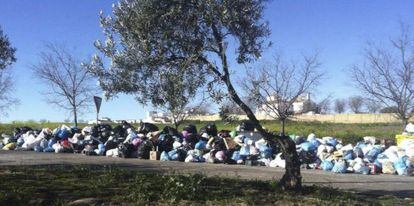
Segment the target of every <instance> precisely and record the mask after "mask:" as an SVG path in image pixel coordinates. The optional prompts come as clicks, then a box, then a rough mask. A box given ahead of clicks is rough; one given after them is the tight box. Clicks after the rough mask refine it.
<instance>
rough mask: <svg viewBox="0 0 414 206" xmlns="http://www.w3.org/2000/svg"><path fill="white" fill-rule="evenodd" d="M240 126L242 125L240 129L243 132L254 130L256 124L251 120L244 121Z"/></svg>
mask: <svg viewBox="0 0 414 206" xmlns="http://www.w3.org/2000/svg"><path fill="white" fill-rule="evenodd" d="M239 126H240V131H242V132H250V131H254V124H253V122H252V121H250V120H245V121H242V122H241V124H240V125H239Z"/></svg>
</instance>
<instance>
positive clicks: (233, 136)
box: [230, 130, 237, 138]
mask: <svg viewBox="0 0 414 206" xmlns="http://www.w3.org/2000/svg"><path fill="white" fill-rule="evenodd" d="M230 136H231V137H232V138H235V137H236V136H237V132H236V130H233V131H231V132H230Z"/></svg>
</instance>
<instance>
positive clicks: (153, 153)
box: [150, 148, 161, 160]
mask: <svg viewBox="0 0 414 206" xmlns="http://www.w3.org/2000/svg"><path fill="white" fill-rule="evenodd" d="M160 155H161V152H160V151H158V148H157V149H156V150H155V149H154V150H152V151H150V160H160Z"/></svg>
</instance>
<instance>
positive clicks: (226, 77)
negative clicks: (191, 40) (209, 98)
mask: <svg viewBox="0 0 414 206" xmlns="http://www.w3.org/2000/svg"><path fill="white" fill-rule="evenodd" d="M212 30H213V34H214V38H215V40H216V42H217V46H218V47H219V56H220V58H221V63H222V69H223V71H224V74H222V75H220V73H219V72H218V73H219V74H218V75H219V76H218V77H219V78H220V79H221V80H222V81H223V82H224V84H225V85H226V86H227V91H228V93H229V95H230V97H231V99H232V100H233V101H234V102H235V103H236V104H237V105H239V106H240V108H241V109H242V110H243V111H244V112H245V113H246V115H247V117H248V118H249V120H250V121H252V123H253V125H254V127H255V128H256V129H257V131H259V132H260V134H261V135H262V136H263V137H264V138H265V139H267V140H271V141H272V140H274V139H275V138H276V140H277V141H278V142H279V144H280V145H281V147H282V150H283V153H284V154H285V159H286V172H285V174H284V176H283V178H282V179H281V181H280V184H281V186H282V188H284V189H288V190H299V189H301V188H302V176H301V174H300V161H299V157H298V154H297V152H296V145H295V143H294V142H293V140H291V139H290V138H289V137H286V136H277V135H274V134H271V133H269V132H267V131H266V130H265V129H263V127H262V125H261V124H260V122H259V120H258V119H257V118H256V116H255V115H254V113H253V111H252V110H251V109H250V108H249V107H248V106H247V105H246V104H245V103H244V102H243V101H242V100H241V99H240V97H239V95H238V94H237V92H236V90H235V89H234V87H233V84H232V83H231V80H230V73H229V68H228V64H227V57H226V52H225V49H224V48H223V38H222V36H221V35H220V32H219V30H218V28H217V27H216V25H215V24H212ZM216 74H217V72H216Z"/></svg>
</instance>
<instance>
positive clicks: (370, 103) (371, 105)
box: [365, 99, 381, 114]
mask: <svg viewBox="0 0 414 206" xmlns="http://www.w3.org/2000/svg"><path fill="white" fill-rule="evenodd" d="M365 106H366V107H367V110H368V112H369V113H372V114H375V113H378V112H379V111H380V109H381V105H380V104H379V103H378V102H377V101H374V100H371V99H366V100H365Z"/></svg>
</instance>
